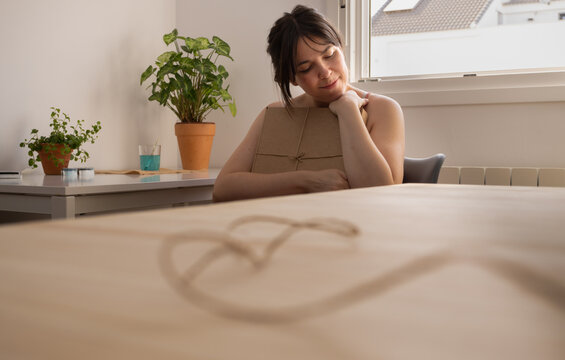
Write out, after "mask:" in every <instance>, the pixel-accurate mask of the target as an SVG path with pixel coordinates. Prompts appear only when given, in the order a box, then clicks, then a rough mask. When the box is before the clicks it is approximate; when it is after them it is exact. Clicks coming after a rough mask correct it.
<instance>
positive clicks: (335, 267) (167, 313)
mask: <svg viewBox="0 0 565 360" xmlns="http://www.w3.org/2000/svg"><path fill="white" fill-rule="evenodd" d="M564 219H565V189H557V188H526V187H523V188H522V187H494V186H470V185H430V184H403V185H396V186H387V187H376V188H365V189H355V190H345V191H336V192H328V193H318V194H308V195H297V196H285V197H277V198H270V199H259V200H250V201H237V202H231V203H225V204H212V205H205V206H195V207H186V208H175V209H165V210H154V211H145V212H139V213H128V214H116V215H111V216H99V217H92V218H83V219H78V220H60V221H52V222H34V223H28V224H24V225H7V226H2V227H0V284H2V286H0V357H2V358H25V359H45V358H56V359H77V358H81V359H102V358H104V359H106V358H114V359H245V360H251V359H285V360H288V359H324V360H332V359H356V360H363V359H371V360H374V359H513V360H515V359H564V358H565V277H564V276H563V274H565V221H564ZM285 239H286V240H285ZM269 249H271V250H273V251H274V252H273V253H272V254H271V255H272V256H269V255H268V254H269ZM262 261H263V263H262V266H261V265H260V264H261V262H262ZM251 264H256V265H257V266H256V267H253V266H251Z"/></svg>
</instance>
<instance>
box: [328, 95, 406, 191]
mask: <svg viewBox="0 0 565 360" xmlns="http://www.w3.org/2000/svg"><path fill="white" fill-rule="evenodd" d="M364 104H366V105H365V110H366V111H367V114H368V119H367V124H366V125H365V123H364V121H363V118H362V117H361V114H360V111H359V108H360V107H361V106H363V105H364ZM330 110H331V111H332V112H334V113H335V114H336V115H337V117H338V119H339V126H340V135H341V147H342V151H343V161H344V165H345V171H346V174H347V178H348V180H349V184H350V185H351V187H352V188H356V187H365V186H376V185H391V184H400V183H402V177H403V173H404V117H403V114H402V110H401V108H400V106H399V105H398V104H397V103H396V102H395V101H394V100H392V99H390V98H388V97H385V96H379V95H374V94H371V95H370V96H369V99H368V100H365V99H362V98H360V97H359V96H358V94H357V93H356V92H355V91H353V90H350V91H348V92H346V93H345V94H344V95H343V96H342V97H340V98H339V99H338V100H336V101H334V102H332V103H331V104H330Z"/></svg>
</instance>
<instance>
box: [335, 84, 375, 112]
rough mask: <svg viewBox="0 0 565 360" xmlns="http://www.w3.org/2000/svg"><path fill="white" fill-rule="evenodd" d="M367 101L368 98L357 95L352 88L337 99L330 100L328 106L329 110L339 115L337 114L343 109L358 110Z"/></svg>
mask: <svg viewBox="0 0 565 360" xmlns="http://www.w3.org/2000/svg"><path fill="white" fill-rule="evenodd" d="M368 102H369V100H368V99H364V98H361V97H359V95H357V92H355V91H354V90H348V91H346V92H345V93H344V94H343V95H341V96H340V97H339V98H338V99H337V100H335V101H332V102H331V103H330V105H329V108H330V111H331V112H333V113H334V114H336V115H338V116H339V114H340V113H343V111H349V110H350V109H352V108H355V109H357V110H359V109H361V108H362V107H363V106H365V105H367V103H368Z"/></svg>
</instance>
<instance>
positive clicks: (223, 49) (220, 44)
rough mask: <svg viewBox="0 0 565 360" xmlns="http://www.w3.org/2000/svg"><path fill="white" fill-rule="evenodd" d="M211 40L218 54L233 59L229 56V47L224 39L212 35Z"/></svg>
mask: <svg viewBox="0 0 565 360" xmlns="http://www.w3.org/2000/svg"><path fill="white" fill-rule="evenodd" d="M212 41H213V42H214V45H215V47H214V49H215V50H216V52H217V53H218V54H219V55H222V56H225V57H228V58H230V59H231V60H233V58H232V57H231V56H230V51H231V48H230V46H229V45H228V43H227V42H225V41H224V40H222V39H220V38H219V37H217V36H213V37H212Z"/></svg>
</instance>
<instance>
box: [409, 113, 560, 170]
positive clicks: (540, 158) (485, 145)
mask: <svg viewBox="0 0 565 360" xmlns="http://www.w3.org/2000/svg"><path fill="white" fill-rule="evenodd" d="M404 116H405V121H406V155H407V156H415V157H418V156H425V155H431V154H434V153H437V152H443V153H445V154H446V155H447V159H446V160H445V164H446V165H455V166H460V165H469V166H511V167H520V166H527V167H528V166H531V167H558V168H565V141H564V140H563V139H564V136H565V102H548V103H543V102H540V103H523V104H478V105H450V106H416V107H404Z"/></svg>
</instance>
